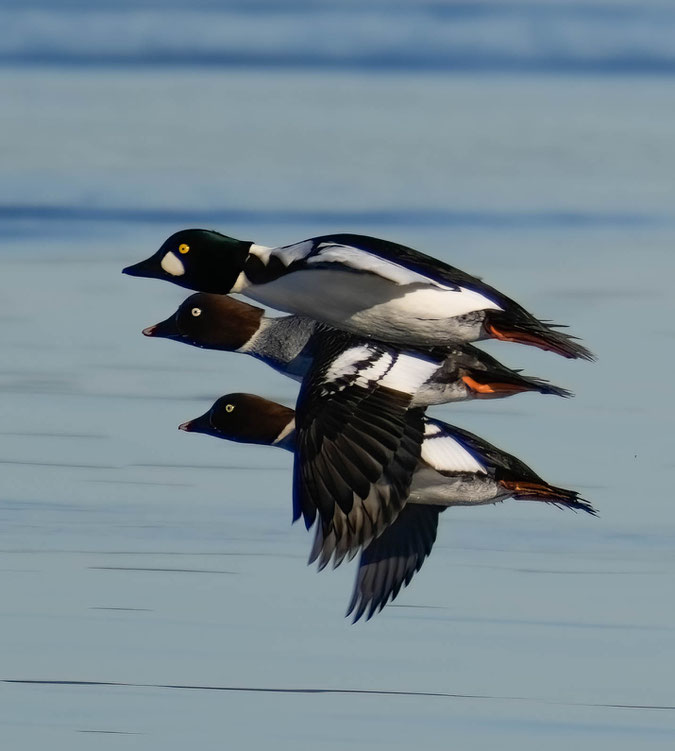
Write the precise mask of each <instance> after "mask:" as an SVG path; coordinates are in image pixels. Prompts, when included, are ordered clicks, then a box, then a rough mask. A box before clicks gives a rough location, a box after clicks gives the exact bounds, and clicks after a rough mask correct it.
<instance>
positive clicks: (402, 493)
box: [293, 331, 438, 549]
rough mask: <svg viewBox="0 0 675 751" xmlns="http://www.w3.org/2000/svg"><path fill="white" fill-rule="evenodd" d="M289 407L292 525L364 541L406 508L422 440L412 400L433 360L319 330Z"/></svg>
mask: <svg viewBox="0 0 675 751" xmlns="http://www.w3.org/2000/svg"><path fill="white" fill-rule="evenodd" d="M317 336H320V337H321V340H320V342H319V343H318V345H317V347H316V351H317V355H316V358H315V361H314V363H313V365H312V368H311V370H310V371H309V373H308V375H307V377H306V378H305V380H304V382H303V385H302V388H301V390H300V395H299V397H298V403H297V407H296V431H297V447H296V452H295V464H294V481H293V507H294V520H295V519H298V518H300V516H302V517H303V518H304V520H305V524H306V526H307V527H308V528H309V527H310V526H311V525H312V524H313V523H314V521H315V519H316V517H317V515H318V517H319V519H320V521H321V524H322V527H323V534H324V536H328V535H330V534H331V533H332V534H334V535H335V537H336V539H337V540H343V541H344V540H347V539H348V540H349V545H350V549H351V548H353V547H354V546H359V545H363V544H365V543H367V541H368V540H370V539H372V538H373V537H375V536H377V535H378V534H379V533H380V532H381V531H382V529H384V528H385V527H386V526H387V525H388V524H390V523H391V522H392V521H393V520H394V519H395V518H396V515H397V514H398V513H399V511H400V510H401V508H402V506H403V504H404V503H405V501H406V499H407V496H408V492H409V489H410V481H411V478H412V473H413V471H414V469H415V467H416V465H417V462H418V459H419V456H420V451H421V444H422V439H423V435H424V422H423V412H422V411H421V410H418V409H413V410H411V409H409V407H410V402H411V399H412V396H413V394H415V392H416V391H417V389H418V388H419V387H420V386H421V384H422V383H424V382H425V381H426V380H427V379H428V378H429V377H430V376H431V375H432V374H433V373H434V372H435V370H436V369H437V367H438V361H436V360H432V359H429V358H428V357H426V356H423V355H420V354H413V353H402V352H399V351H398V350H396V349H395V348H392V347H389V346H387V345H385V344H381V343H379V342H371V341H364V340H361V339H356V338H354V337H351V336H349V335H346V334H342V333H339V332H334V331H331V332H320V333H319V334H317Z"/></svg>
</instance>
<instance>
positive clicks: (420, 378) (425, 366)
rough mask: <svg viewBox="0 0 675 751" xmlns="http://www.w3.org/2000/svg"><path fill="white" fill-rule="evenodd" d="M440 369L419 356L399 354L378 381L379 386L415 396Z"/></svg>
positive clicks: (432, 362) (435, 363)
mask: <svg viewBox="0 0 675 751" xmlns="http://www.w3.org/2000/svg"><path fill="white" fill-rule="evenodd" d="M439 367H440V365H439V363H438V362H435V361H434V360H429V359H427V358H426V357H421V356H419V355H408V354H405V353H403V352H401V353H399V355H398V356H397V358H396V361H395V362H394V364H393V366H392V367H391V369H390V370H389V371H388V372H387V373H386V375H385V376H384V378H382V380H381V381H380V386H385V387H386V388H389V389H392V390H394V391H402V392H403V393H404V394H416V393H417V392H418V391H419V389H420V387H421V386H422V384H423V383H426V382H427V381H428V380H429V379H430V378H431V377H432V376H433V375H434V373H435V372H436V371H437V370H438V368H439Z"/></svg>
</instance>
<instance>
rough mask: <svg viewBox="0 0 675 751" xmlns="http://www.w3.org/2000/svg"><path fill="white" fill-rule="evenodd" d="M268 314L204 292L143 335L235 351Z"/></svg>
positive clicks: (185, 301) (259, 309)
mask: <svg viewBox="0 0 675 751" xmlns="http://www.w3.org/2000/svg"><path fill="white" fill-rule="evenodd" d="M264 312H265V311H264V310H263V309H262V308H256V307H255V306H254V305H249V304H248V303H245V302H241V301H240V300H235V299H234V298H232V297H228V296H227V295H211V294H206V293H203V292H200V293H198V294H196V295H190V297H188V298H187V299H186V300H184V301H183V302H182V303H181V305H180V307H179V308H178V310H177V311H176V312H175V313H174V314H173V315H172V316H170V317H169V318H167V319H166V320H165V321H161V322H160V323H156V324H155V325H154V326H148V328H147V329H143V333H144V334H145V336H155V337H163V338H165V339H175V340H176V341H179V342H184V343H185V344H191V345H192V346H193V347H203V348H205V349H222V350H227V351H228V352H233V351H234V350H237V349H239V348H240V347H243V346H244V344H246V342H247V341H248V340H249V339H250V338H251V337H252V336H253V334H255V332H256V331H257V330H258V327H259V326H260V321H261V319H262V317H263V315H264Z"/></svg>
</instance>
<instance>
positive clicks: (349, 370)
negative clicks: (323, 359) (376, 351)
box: [323, 345, 371, 383]
mask: <svg viewBox="0 0 675 751" xmlns="http://www.w3.org/2000/svg"><path fill="white" fill-rule="evenodd" d="M370 353H371V350H370V349H369V348H368V347H366V346H365V345H359V346H357V347H351V348H350V349H348V350H346V351H345V352H343V353H342V354H341V355H338V356H337V357H336V358H335V360H333V362H332V363H331V365H330V368H328V370H327V371H326V375H325V376H324V378H323V383H331V382H333V381H337V379H338V378H344V377H345V376H351V375H355V374H356V373H357V372H358V371H357V369H356V364H357V363H361V362H363V360H365V359H366V358H367V357H368V356H369V355H370Z"/></svg>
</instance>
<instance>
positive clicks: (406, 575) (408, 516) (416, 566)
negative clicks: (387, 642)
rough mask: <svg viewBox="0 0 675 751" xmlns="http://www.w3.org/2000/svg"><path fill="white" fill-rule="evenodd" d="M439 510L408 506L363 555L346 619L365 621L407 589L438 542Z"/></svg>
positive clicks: (411, 504) (418, 505) (439, 508)
mask: <svg viewBox="0 0 675 751" xmlns="http://www.w3.org/2000/svg"><path fill="white" fill-rule="evenodd" d="M442 510H443V508H442V507H440V506H429V505H422V504H416V503H409V504H407V505H406V506H405V508H404V509H403V510H402V511H401V513H400V514H399V515H398V518H397V519H396V521H395V522H394V523H393V524H392V525H391V526H390V527H388V528H387V529H385V530H384V532H383V533H382V534H381V535H380V536H379V537H377V538H375V539H374V540H373V541H372V542H371V543H370V545H368V547H366V548H365V549H364V550H363V552H362V553H361V559H360V561H359V570H358V573H357V575H356V582H355V583H354V593H353V594H352V599H351V602H350V603H349V608H348V609H347V615H350V614H351V613H354V623H356V621H358V620H359V618H361V616H363V615H364V613H366V611H368V612H367V616H366V620H368V619H369V618H371V617H372V616H373V615H374V614H375V613H376V612H377V611H378V610H382V608H383V607H384V606H385V605H386V604H387V603H388V602H389V601H390V600H392V601H393V600H394V599H395V598H396V596H397V595H398V593H399V591H400V590H401V587H404V586H408V584H410V581H411V579H412V578H413V576H414V575H415V573H416V572H417V571H419V570H420V568H422V564H423V563H424V561H425V560H426V558H427V557H428V556H429V554H430V553H431V548H432V547H433V544H434V542H435V541H436V531H437V529H438V515H439V513H440V512H441V511H442Z"/></svg>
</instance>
